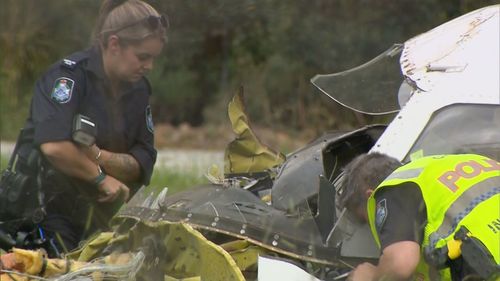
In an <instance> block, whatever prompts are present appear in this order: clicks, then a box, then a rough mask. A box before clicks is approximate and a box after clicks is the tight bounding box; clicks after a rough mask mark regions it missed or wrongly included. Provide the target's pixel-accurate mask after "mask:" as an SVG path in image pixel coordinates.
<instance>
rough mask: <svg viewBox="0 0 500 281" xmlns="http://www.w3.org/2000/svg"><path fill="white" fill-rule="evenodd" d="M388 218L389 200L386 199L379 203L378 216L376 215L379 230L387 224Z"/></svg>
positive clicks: (376, 224)
mask: <svg viewBox="0 0 500 281" xmlns="http://www.w3.org/2000/svg"><path fill="white" fill-rule="evenodd" d="M386 218H387V200H386V199H385V198H384V199H382V200H380V201H379V202H378V203H377V208H376V215H375V226H376V227H377V230H380V229H381V228H382V226H383V225H384V223H385V219H386Z"/></svg>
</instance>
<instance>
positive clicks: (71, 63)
mask: <svg viewBox="0 0 500 281" xmlns="http://www.w3.org/2000/svg"><path fill="white" fill-rule="evenodd" d="M88 57H89V55H88V53H87V52H85V51H82V52H76V53H73V54H71V55H69V56H67V57H66V58H64V59H63V60H62V61H61V66H63V67H65V68H68V69H71V70H73V69H75V67H76V66H77V65H78V64H79V63H80V62H82V61H84V60H86V59H87V58H88Z"/></svg>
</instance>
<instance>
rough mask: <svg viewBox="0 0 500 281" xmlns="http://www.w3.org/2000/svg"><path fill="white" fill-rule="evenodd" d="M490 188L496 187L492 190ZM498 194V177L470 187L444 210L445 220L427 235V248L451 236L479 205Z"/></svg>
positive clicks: (499, 183)
mask: <svg viewBox="0 0 500 281" xmlns="http://www.w3.org/2000/svg"><path fill="white" fill-rule="evenodd" d="M492 186H496V187H494V188H493V189H492V188H491V187H492ZM498 193H500V176H499V177H494V178H488V179H486V180H484V181H482V182H480V183H477V184H475V185H473V186H471V187H470V188H469V189H467V191H465V192H464V193H462V195H460V197H459V198H458V199H457V200H455V202H453V204H452V205H451V206H450V207H449V208H448V210H446V214H445V219H444V220H443V222H442V223H441V225H440V226H439V228H438V229H437V230H436V231H434V232H433V233H431V234H430V235H429V246H430V247H431V248H434V247H435V246H436V243H437V242H438V241H439V240H440V239H445V238H446V237H448V236H450V235H451V234H453V232H454V231H455V229H456V227H457V226H458V223H459V222H460V221H462V219H463V218H464V217H465V216H467V215H468V214H469V213H470V212H471V211H472V210H473V209H474V208H475V207H476V206H477V205H479V203H481V202H484V201H486V200H488V199H490V198H491V197H493V196H495V195H496V194H498Z"/></svg>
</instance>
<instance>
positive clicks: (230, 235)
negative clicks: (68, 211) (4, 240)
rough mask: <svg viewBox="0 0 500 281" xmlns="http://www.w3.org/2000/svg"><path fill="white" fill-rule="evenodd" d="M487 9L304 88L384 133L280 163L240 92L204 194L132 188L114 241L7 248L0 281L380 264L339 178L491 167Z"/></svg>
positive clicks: (491, 10) (492, 38)
mask: <svg viewBox="0 0 500 281" xmlns="http://www.w3.org/2000/svg"><path fill="white" fill-rule="evenodd" d="M499 12H500V5H495V6H490V7H486V8H483V9H479V10H476V11H474V12H471V13H469V14H466V15H464V16H461V17H459V18H457V19H454V20H452V21H449V22H447V23H445V24H443V25H441V26H438V27H436V28H434V29H432V30H430V31H429V32H426V33H423V34H421V35H418V36H416V37H414V38H412V39H410V40H408V41H406V42H404V43H403V44H397V45H394V46H392V47H391V48H390V49H388V50H387V51H386V52H384V53H382V54H381V55H379V56H378V57H376V58H374V59H373V60H371V61H369V62H367V63H366V64H364V65H361V66H359V67H356V68H354V69H351V70H348V71H344V72H341V73H336V74H330V75H317V76H316V77H314V78H313V79H312V80H311V82H312V83H313V84H314V85H315V86H316V87H317V88H318V89H319V90H320V91H321V92H323V93H325V94H326V95H328V96H329V97H330V98H332V99H334V100H335V101H336V102H338V103H340V104H342V105H344V106H346V107H349V108H351V109H353V110H355V111H358V112H362V113H365V114H375V115H379V114H387V113H394V114H395V118H394V119H393V120H392V122H390V124H389V125H369V126H365V127H362V128H359V129H357V130H353V131H349V132H347V131H346V132H328V133H325V134H324V135H322V136H321V137H319V138H317V139H316V140H314V141H312V142H311V143H309V144H308V145H307V146H305V147H304V148H302V149H300V150H298V151H296V152H293V153H291V154H289V155H286V156H285V155H283V154H281V153H278V152H275V151H273V150H272V149H270V148H268V147H266V146H265V145H263V144H261V143H260V142H259V140H258V138H257V136H256V135H255V134H254V133H253V131H252V130H251V127H250V126H249V120H248V117H247V115H246V114H245V110H244V104H243V95H242V92H240V93H239V94H237V95H236V96H235V97H234V98H233V100H232V101H231V102H230V104H229V106H228V113H229V119H230V121H231V124H232V126H233V130H234V132H235V134H236V136H237V137H236V139H235V140H234V141H233V142H231V143H230V144H229V145H228V146H227V148H226V151H225V166H224V174H223V175H222V174H221V173H218V171H216V170H212V171H211V172H210V173H209V174H208V177H209V179H210V180H211V182H212V183H211V184H206V185H202V186H197V187H195V188H192V189H189V190H187V191H185V192H181V193H177V194H173V195H169V194H168V189H167V188H156V187H143V188H142V189H141V190H139V191H138V192H137V193H136V195H135V196H134V197H133V198H132V199H131V200H130V202H128V203H127V204H126V205H125V206H124V207H123V208H122V209H121V210H120V212H119V213H118V214H117V215H116V216H115V218H114V219H113V222H112V225H113V226H114V228H113V229H114V231H113V232H106V233H101V234H100V235H99V236H97V237H96V238H94V239H92V240H90V241H88V242H87V243H86V244H85V245H84V246H83V247H82V248H81V249H80V250H79V251H76V252H73V253H71V254H70V255H68V256H67V260H45V259H44V258H43V256H42V255H41V253H40V252H37V251H25V250H20V249H14V251H13V252H11V253H9V254H8V255H12V256H15V258H17V259H18V260H22V262H23V265H24V266H23V268H22V270H20V271H22V272H23V273H18V272H17V271H15V269H12V270H7V271H6V270H4V271H2V273H1V274H0V278H1V279H0V280H2V281H4V280H256V279H258V280H341V279H342V278H345V276H346V274H345V273H347V272H349V271H350V270H351V269H352V268H353V267H355V266H356V265H357V264H358V263H360V262H362V261H367V260H371V261H376V259H377V257H378V256H379V251H378V249H377V247H376V246H375V243H374V241H373V238H372V236H371V233H370V230H369V228H368V226H367V225H362V224H359V223H358V222H356V221H355V220H354V219H353V218H352V217H351V216H350V214H349V213H348V212H346V211H345V210H339V209H338V208H336V204H335V197H336V195H337V194H338V193H340V192H342V185H341V182H342V168H343V166H344V165H346V164H347V163H348V162H349V161H350V160H351V159H353V158H354V157H355V156H356V155H359V154H361V153H366V152H369V151H379V152H383V153H386V154H389V155H391V156H393V157H395V158H398V159H400V160H401V161H404V162H407V161H410V160H411V159H415V158H418V157H422V156H425V155H433V154H443V153H464V152H471V153H478V154H484V155H487V156H489V157H491V158H494V159H500V81H499V79H500V71H499V63H498V62H499V61H500V58H499V52H498V50H500V46H499V42H500V39H499V36H500V22H499V19H500V17H499ZM360 81H365V83H360ZM396 113H397V114H396ZM42 270H43V272H42ZM289 275H290V277H289ZM35 276H36V277H35ZM292 278H294V279H292Z"/></svg>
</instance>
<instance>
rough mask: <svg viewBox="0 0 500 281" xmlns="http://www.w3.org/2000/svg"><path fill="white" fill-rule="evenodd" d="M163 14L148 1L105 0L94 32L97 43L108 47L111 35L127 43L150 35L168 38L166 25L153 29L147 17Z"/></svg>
mask: <svg viewBox="0 0 500 281" xmlns="http://www.w3.org/2000/svg"><path fill="white" fill-rule="evenodd" d="M150 16H153V17H157V18H158V19H159V18H160V17H161V15H160V14H159V13H158V12H157V11H156V10H155V9H154V8H153V7H152V6H151V5H149V4H148V3H146V2H144V1H141V0H104V1H103V3H102V5H101V8H100V10H99V17H98V19H97V23H96V25H95V29H94V32H93V41H94V43H95V44H99V43H100V44H101V45H103V46H104V47H106V44H107V40H108V38H109V36H111V35H117V36H118V37H120V40H121V42H123V43H125V44H127V43H128V44H130V43H132V44H133V43H137V42H140V41H142V40H143V39H145V38H148V37H158V38H161V39H162V40H165V39H166V27H165V26H163V25H161V24H159V25H158V28H155V29H154V30H151V28H149V27H148V26H147V25H146V21H144V20H145V19H146V18H148V17H150Z"/></svg>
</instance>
